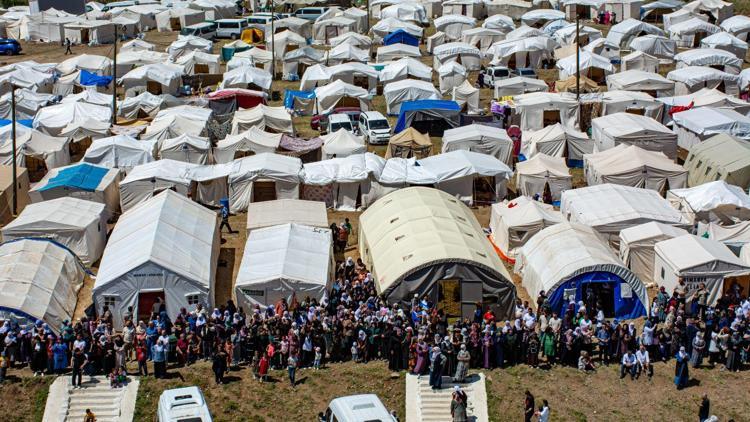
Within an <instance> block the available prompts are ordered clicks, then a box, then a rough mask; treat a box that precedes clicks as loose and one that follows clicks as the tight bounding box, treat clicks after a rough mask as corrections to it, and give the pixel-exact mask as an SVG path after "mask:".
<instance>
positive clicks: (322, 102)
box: [315, 79, 434, 114]
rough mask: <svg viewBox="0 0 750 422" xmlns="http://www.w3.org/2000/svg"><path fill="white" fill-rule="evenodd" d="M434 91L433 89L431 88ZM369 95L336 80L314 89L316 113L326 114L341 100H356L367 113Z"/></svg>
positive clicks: (360, 89) (362, 89)
mask: <svg viewBox="0 0 750 422" xmlns="http://www.w3.org/2000/svg"><path fill="white" fill-rule="evenodd" d="M433 89H434V88H433ZM369 95H370V94H369V93H368V92H367V90H366V89H364V88H360V87H358V86H355V85H352V84H349V83H346V82H344V81H342V80H340V79H337V80H335V81H333V82H331V83H329V84H328V85H325V86H321V87H318V88H315V100H316V101H317V102H318V113H320V114H326V113H328V112H329V111H331V110H333V109H334V108H335V107H336V105H337V104H338V103H339V101H340V100H341V99H342V98H345V97H349V98H357V99H359V101H360V109H363V111H367V110H366V109H367V106H366V104H367V103H368V102H369Z"/></svg>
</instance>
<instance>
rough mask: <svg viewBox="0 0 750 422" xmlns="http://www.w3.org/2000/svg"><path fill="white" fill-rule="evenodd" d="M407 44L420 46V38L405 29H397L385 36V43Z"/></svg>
mask: <svg viewBox="0 0 750 422" xmlns="http://www.w3.org/2000/svg"><path fill="white" fill-rule="evenodd" d="M399 43H400V44H406V45H413V46H414V47H419V38H417V37H415V36H414V35H411V34H410V33H408V32H406V31H404V30H403V29H398V30H396V31H393V32H391V33H390V34H388V35H386V36H385V38H383V45H391V44H399Z"/></svg>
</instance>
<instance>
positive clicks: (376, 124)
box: [359, 111, 391, 144]
mask: <svg viewBox="0 0 750 422" xmlns="http://www.w3.org/2000/svg"><path fill="white" fill-rule="evenodd" d="M359 131H360V133H361V134H362V136H364V137H365V140H366V141H367V142H368V143H370V144H387V143H388V141H390V140H391V125H390V124H389V123H388V119H386V118H385V116H383V114H382V113H381V112H379V111H365V112H364V113H361V114H360V115H359Z"/></svg>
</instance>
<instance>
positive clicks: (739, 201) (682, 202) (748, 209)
mask: <svg viewBox="0 0 750 422" xmlns="http://www.w3.org/2000/svg"><path fill="white" fill-rule="evenodd" d="M667 201H669V203H670V204H672V206H673V207H674V208H675V209H677V210H679V211H680V212H682V214H683V215H684V216H685V218H686V219H687V220H689V221H690V222H692V223H696V222H704V223H709V222H712V223H719V224H725V225H731V224H734V223H737V222H740V221H745V220H750V196H748V194H747V193H746V192H745V191H744V190H743V189H742V188H740V187H739V186H734V185H730V184H728V183H727V182H725V181H723V180H717V181H715V182H708V183H704V184H702V185H699V186H696V187H692V188H685V189H672V190H670V191H668V192H667ZM699 234H700V233H699Z"/></svg>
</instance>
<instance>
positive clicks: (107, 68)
mask: <svg viewBox="0 0 750 422" xmlns="http://www.w3.org/2000/svg"><path fill="white" fill-rule="evenodd" d="M55 69H56V70H57V71H58V72H60V74H61V75H67V74H70V73H73V72H75V71H77V70H86V71H88V72H91V73H96V74H97V75H110V74H112V59H110V58H109V57H104V56H97V55H93V54H80V55H78V56H73V57H71V58H69V59H67V60H64V61H63V62H61V63H60V64H58V65H57V67H56V68H55Z"/></svg>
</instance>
